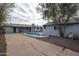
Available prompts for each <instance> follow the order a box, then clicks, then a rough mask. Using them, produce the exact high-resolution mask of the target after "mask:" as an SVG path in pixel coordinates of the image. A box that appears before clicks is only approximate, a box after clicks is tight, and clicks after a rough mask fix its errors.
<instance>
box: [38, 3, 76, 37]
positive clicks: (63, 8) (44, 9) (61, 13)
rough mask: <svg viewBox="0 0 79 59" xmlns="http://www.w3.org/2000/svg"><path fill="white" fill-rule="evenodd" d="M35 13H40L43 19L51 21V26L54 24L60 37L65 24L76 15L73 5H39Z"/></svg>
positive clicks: (74, 5)
mask: <svg viewBox="0 0 79 59" xmlns="http://www.w3.org/2000/svg"><path fill="white" fill-rule="evenodd" d="M37 11H38V12H41V14H42V15H43V19H45V20H50V19H51V20H53V24H56V25H55V26H56V27H58V30H59V33H60V35H61V36H63V35H64V30H65V27H66V23H67V22H68V21H69V20H70V18H71V17H73V15H74V14H75V13H76V11H77V5H76V4H73V3H41V4H39V6H38V7H37ZM57 24H58V25H57ZM60 24H64V25H60Z"/></svg>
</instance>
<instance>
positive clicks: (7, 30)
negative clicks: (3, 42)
mask: <svg viewBox="0 0 79 59" xmlns="http://www.w3.org/2000/svg"><path fill="white" fill-rule="evenodd" d="M4 29H5V32H6V33H13V27H4Z"/></svg>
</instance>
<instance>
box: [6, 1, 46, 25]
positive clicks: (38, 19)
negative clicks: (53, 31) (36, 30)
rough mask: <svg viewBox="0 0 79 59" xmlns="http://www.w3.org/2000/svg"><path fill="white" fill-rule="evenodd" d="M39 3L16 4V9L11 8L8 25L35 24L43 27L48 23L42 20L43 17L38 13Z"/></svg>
mask: <svg viewBox="0 0 79 59" xmlns="http://www.w3.org/2000/svg"><path fill="white" fill-rule="evenodd" d="M37 5H38V3H16V4H15V7H14V8H10V11H11V12H10V13H9V18H8V19H7V22H8V23H15V24H28V25H31V24H35V25H39V26H42V25H43V24H45V23H47V21H45V20H43V19H42V15H40V14H39V13H37V11H36V7H37Z"/></svg>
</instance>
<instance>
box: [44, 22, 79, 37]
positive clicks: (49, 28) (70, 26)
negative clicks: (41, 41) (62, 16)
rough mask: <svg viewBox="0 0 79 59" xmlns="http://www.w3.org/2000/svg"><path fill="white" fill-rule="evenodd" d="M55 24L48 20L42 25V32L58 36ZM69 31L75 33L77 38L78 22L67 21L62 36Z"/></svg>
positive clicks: (78, 35) (78, 31)
mask: <svg viewBox="0 0 79 59" xmlns="http://www.w3.org/2000/svg"><path fill="white" fill-rule="evenodd" d="M54 25H56V24H53V22H48V23H46V24H44V25H43V32H47V33H48V34H49V35H54V36H60V34H59V31H58V29H57V28H56V26H54ZM57 25H64V24H57ZM70 32H72V33H75V35H76V36H77V38H79V22H74V23H67V24H66V27H65V31H64V33H65V34H64V36H67V35H68V34H69V33H70Z"/></svg>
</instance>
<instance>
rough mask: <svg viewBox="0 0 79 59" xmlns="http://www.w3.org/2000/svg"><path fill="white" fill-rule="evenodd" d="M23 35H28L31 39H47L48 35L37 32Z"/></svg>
mask: <svg viewBox="0 0 79 59" xmlns="http://www.w3.org/2000/svg"><path fill="white" fill-rule="evenodd" d="M25 35H28V36H31V37H48V34H43V33H37V32H29V33H25Z"/></svg>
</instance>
